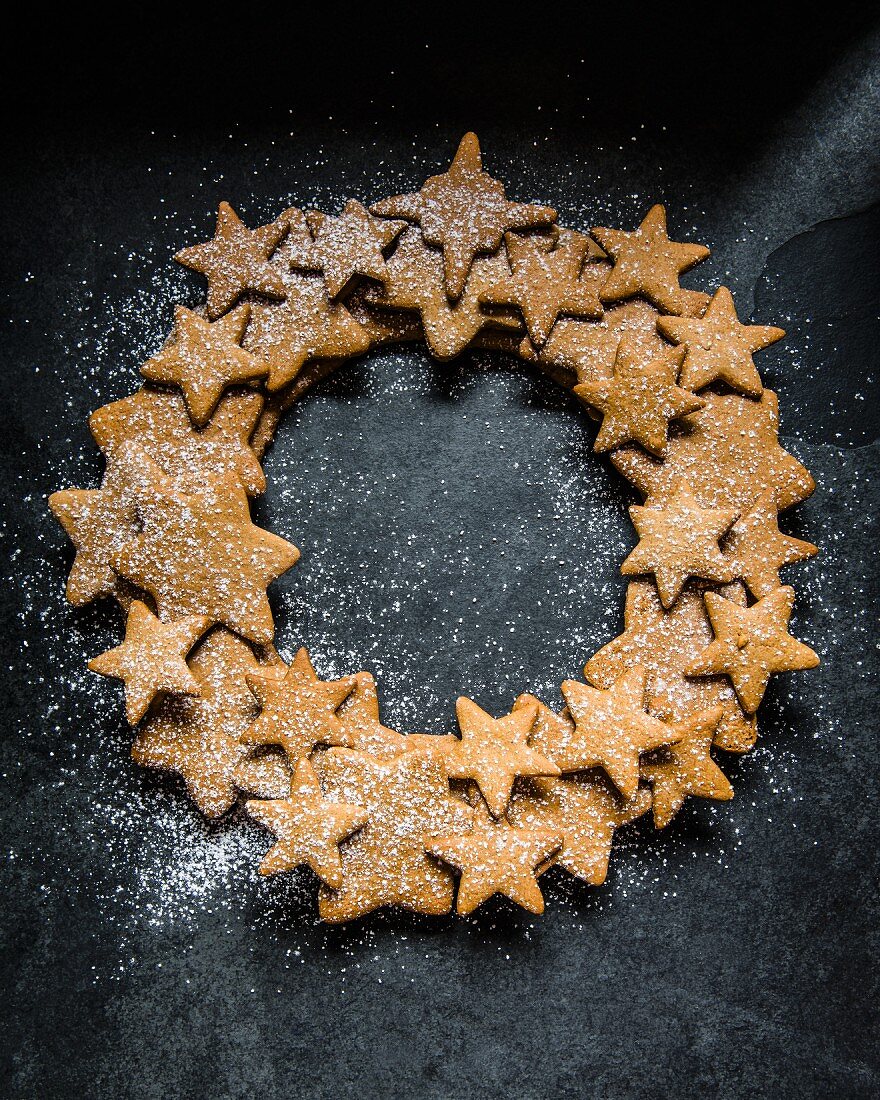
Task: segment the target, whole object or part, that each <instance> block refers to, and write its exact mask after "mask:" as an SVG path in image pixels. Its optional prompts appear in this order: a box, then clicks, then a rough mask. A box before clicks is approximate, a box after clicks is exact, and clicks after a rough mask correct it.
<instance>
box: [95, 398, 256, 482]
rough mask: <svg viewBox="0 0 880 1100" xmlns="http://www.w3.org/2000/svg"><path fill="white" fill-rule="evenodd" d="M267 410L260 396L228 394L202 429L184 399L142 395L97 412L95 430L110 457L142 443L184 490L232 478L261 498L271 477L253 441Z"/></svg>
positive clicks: (148, 452) (98, 440)
mask: <svg viewBox="0 0 880 1100" xmlns="http://www.w3.org/2000/svg"><path fill="white" fill-rule="evenodd" d="M262 408H263V398H262V397H261V396H260V395H259V394H258V393H228V394H226V396H225V397H223V399H222V400H221V401H220V403H219V404H218V405H217V408H216V409H215V411H214V415H213V416H212V417H211V420H210V421H209V423H208V424H207V425H206V426H205V427H204V428H202V429H199V428H196V427H195V426H194V425H193V423H192V421H191V420H190V417H189V413H188V412H187V411H186V405H185V404H184V401H183V397H182V396H181V395H180V394H178V393H160V392H159V391H157V390H151V389H140V390H138V392H137V393H134V394H132V395H131V397H123V398H122V400H121V401H114V402H112V404H110V405H104V406H103V407H102V408H100V409H97V410H96V411H95V412H93V413H92V415H91V416H90V417H89V428H90V429H91V432H92V435H93V437H94V439H95V442H96V443H97V444H98V446H99V447H100V448H101V450H102V451H103V452H104V454H105V455H107V456H108V457H109V456H111V455H113V454H114V452H115V451H116V450H117V448H119V447H121V446H122V444H123V443H126V442H128V441H133V442H135V443H137V444H138V446H139V447H142V448H143V449H144V450H145V451H146V452H147V454H148V455H149V456H150V458H152V459H153V460H154V461H155V462H156V463H158V465H159V466H160V467H161V468H162V469H163V470H164V471H165V473H166V474H167V475H168V476H169V477H170V478H172V479H173V481H174V482H175V484H176V485H177V486H178V488H182V489H187V488H193V487H195V488H197V487H198V486H199V485H200V484H201V483H202V481H203V480H204V478H205V477H207V476H210V475H211V474H222V473H226V472H229V473H232V474H235V476H236V477H237V478H238V480H239V481H240V482H241V484H242V485H243V486H244V487H245V489H246V490H247V492H248V494H249V495H251V496H255V495H257V494H258V493H262V492H263V491H264V490H265V488H266V477H265V475H264V473H263V468H262V466H261V465H260V463H259V460H258V459H257V456H256V455H255V454H254V452H253V450H252V448H251V446H250V442H249V440H250V437H251V435H252V434H253V431H254V427H255V426H256V423H257V418H258V417H259V415H260V412H261V410H262Z"/></svg>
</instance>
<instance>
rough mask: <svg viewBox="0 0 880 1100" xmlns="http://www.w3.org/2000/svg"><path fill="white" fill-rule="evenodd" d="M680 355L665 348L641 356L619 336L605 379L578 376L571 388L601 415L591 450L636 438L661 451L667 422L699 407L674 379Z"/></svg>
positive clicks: (694, 398)
mask: <svg viewBox="0 0 880 1100" xmlns="http://www.w3.org/2000/svg"><path fill="white" fill-rule="evenodd" d="M680 365H681V357H680V356H676V355H674V354H673V355H670V354H669V353H668V352H667V353H665V354H663V355H662V356H659V357H658V358H656V359H647V360H646V359H645V358H643V356H642V353H641V351H640V350H639V348H638V347H636V346H631V345H630V344H629V342H628V341H627V340H622V341H621V342H620V344H619V345H618V348H617V354H616V356H615V359H614V374H613V375H612V376H611V378H608V379H604V378H603V379H598V380H597V381H593V382H582V383H581V384H580V385H579V386H575V387H574V392H575V393H576V394H577V396H578V397H579V398H580V399H581V400H582V401H583V402H584V403H585V404H587V405H590V406H591V407H592V408H594V409H596V410H597V412H599V413H601V415H602V427H601V428H600V429H599V434H598V435H597V436H596V442H595V443H594V445H593V450H595V451H599V452H602V451H611V450H614V449H616V448H617V447H622V446H623V444H624V443H641V445H642V446H643V447H644V448H645V449H646V450H648V451H651V453H652V454H655V455H663V454H664V453H665V451H666V441H667V438H668V435H669V422H670V420H674V419H676V418H677V417H680V416H684V415H685V414H686V413H690V412H694V410H695V409H701V408H702V407H703V402H702V401H701V400H700V398H699V397H695V396H694V395H693V394H692V393H690V392H689V391H688V390H684V389H682V388H681V387H680V386H678V385H677V384H676V378H677V377H678V370H679V367H680Z"/></svg>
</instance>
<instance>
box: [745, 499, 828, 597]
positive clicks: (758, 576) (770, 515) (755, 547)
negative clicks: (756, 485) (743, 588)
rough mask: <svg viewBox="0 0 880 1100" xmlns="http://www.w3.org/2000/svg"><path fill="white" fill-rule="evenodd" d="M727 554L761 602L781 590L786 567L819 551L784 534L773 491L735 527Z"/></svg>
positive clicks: (757, 502)
mask: <svg viewBox="0 0 880 1100" xmlns="http://www.w3.org/2000/svg"><path fill="white" fill-rule="evenodd" d="M727 553H728V556H729V558H730V560H731V563H732V565H733V569H734V575H735V576H737V577H741V578H742V579H743V581H744V582H745V583H746V584H747V585H748V588H749V591H750V592H751V593H752V595H753V596H754V597H755V599H760V598H761V596H766V595H768V593H770V592H772V591H773V589H774V588H779V586H780V584H781V581H780V580H779V570H780V569H781V568H782V566H783V565H791V564H793V563H794V562H798V561H804V560H805V559H806V558H812V557H813V556H814V555H815V554H818V553H819V550H818V547H816V546H813V544H812V543H811V542H804V541H803V540H802V539H795V538H792V537H791V536H790V535H783V533H782V532H781V531H780V530H779V523H778V521H777V512H776V505H775V504H774V503H773V492H772V490H770V489H768V490H767V491H766V492H764V493H762V494H761V496H760V497H758V499H757V501H756V502H755V505H754V507H753V508H752V509H751V511H748V512H746V513H745V514H744V515H742V516H740V518H739V519H738V520H737V521H736V523H735V524H734V525H733V527H732V528H731V531H730V537H729V539H728V542H727Z"/></svg>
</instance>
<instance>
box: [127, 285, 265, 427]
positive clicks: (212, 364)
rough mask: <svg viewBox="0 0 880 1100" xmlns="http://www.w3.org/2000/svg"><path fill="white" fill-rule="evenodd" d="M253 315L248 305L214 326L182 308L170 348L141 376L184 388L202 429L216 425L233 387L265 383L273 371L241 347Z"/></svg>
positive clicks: (149, 363) (176, 315)
mask: <svg viewBox="0 0 880 1100" xmlns="http://www.w3.org/2000/svg"><path fill="white" fill-rule="evenodd" d="M250 312H251V307H250V306H249V305H248V304H247V303H244V304H243V305H240V306H239V307H238V308H237V309H234V310H232V312H231V313H228V314H227V315H226V316H225V317H221V318H220V320H219V321H214V322H213V323H212V322H210V321H206V320H205V318H204V317H200V316H199V314H198V313H194V312H193V310H191V309H186V307H185V306H178V307H177V308H176V309H175V311H174V329H173V331H172V333H171V335H170V336H169V337H168V341H167V343H166V344H165V346H164V347H163V348H162V350H161V351H160V352H158V353H157V354H156V355H154V356H153V357H152V358H151V359H148V360H147V361H146V363H144V365H143V366H142V367H141V374H143V376H144V377H145V378H148V379H149V380H150V381H151V382H161V383H163V384H164V385H173V386H179V387H180V390H181V392H182V394H183V400H184V401H185V402H186V408H187V412H188V413H189V415H190V419H191V420H192V422H193V424H195V425H196V427H197V428H203V427H204V426H205V425H206V424H207V423H208V421H209V420H210V419H211V416H212V415H213V413H214V410H215V409H216V408H217V402H218V401H219V400H220V398H221V397H222V396H223V391H224V390H225V389H226V388H227V386H236V385H241V384H243V383H246V382H253V381H255V380H256V379H258V378H263V377H265V375H266V373H267V371H268V369H269V368H268V366H267V365H266V364H265V363H264V362H263V361H262V360H260V359H258V358H257V357H256V356H255V355H251V354H250V352H247V351H245V350H244V348H242V347H240V344H241V339H242V336H244V330H245V329H246V328H247V323H248V318H249V317H250Z"/></svg>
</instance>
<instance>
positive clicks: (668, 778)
mask: <svg viewBox="0 0 880 1100" xmlns="http://www.w3.org/2000/svg"><path fill="white" fill-rule="evenodd" d="M721 717H722V711H721V708H720V707H713V708H712V709H710V710H701V711H699V712H698V713H697V714H693V715H691V717H690V718H685V719H684V720H683V721H681V722H676V723H675V729H676V732H677V733H678V734H680V737H679V739H678V740H677V741H676V742H675V744H673V745H668V746H667V747H666V748H663V749H659V750H658V752H657V753H656V757H657V759H655V760H650V761H648V762H646V763H644V764H643V765H642V775H643V776H644V778H645V779H647V780H648V782H649V783H650V784H651V787H652V790H653V804H654V824H655V825H656V826H657V828H658V829H663V828H665V827H666V826H667V825H668V824H669V822H670V821H672V819H673V818H674V817H675V815H676V814H677V813H678V811H679V810H680V809H681V807H682V805H683V804H684V800H685V799H686V798H688V797H691V798H711V799H714V800H716V801H719V802H726V801H727V800H728V799H730V798H733V787H731V785H730V780H729V779H728V778H727V776H726V775H725V774H724V772H723V771H722V770H721V769H720V768H719V767H718V765H717V764H716V763H715V761H714V760H713V759H712V757H711V755H710V752H709V750H710V749H711V747H712V738H713V737H714V735H715V730H716V729H717V728H718V723H719V722H720V721H721Z"/></svg>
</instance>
